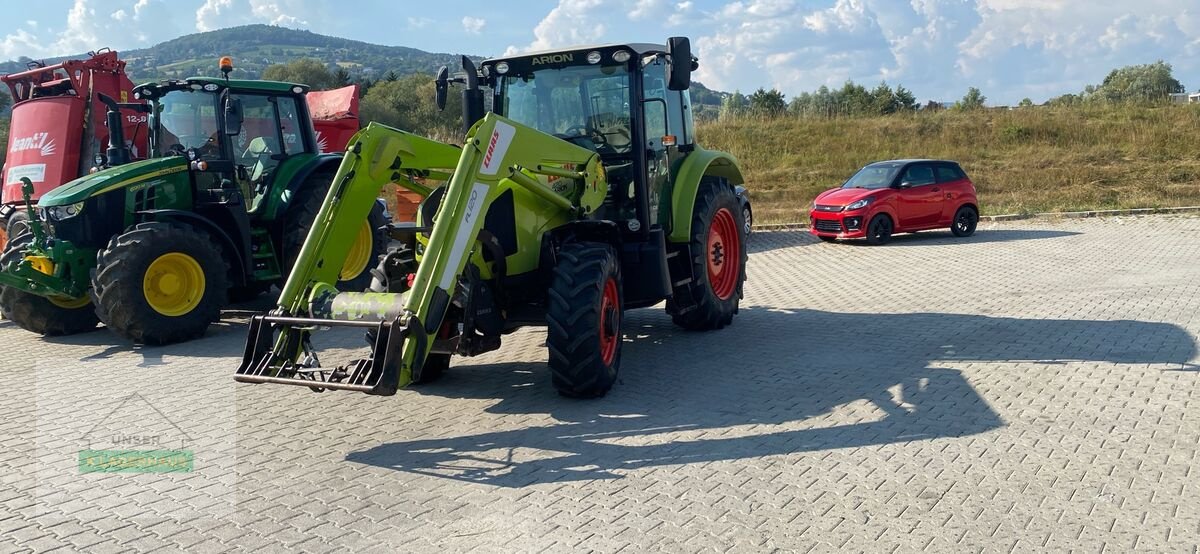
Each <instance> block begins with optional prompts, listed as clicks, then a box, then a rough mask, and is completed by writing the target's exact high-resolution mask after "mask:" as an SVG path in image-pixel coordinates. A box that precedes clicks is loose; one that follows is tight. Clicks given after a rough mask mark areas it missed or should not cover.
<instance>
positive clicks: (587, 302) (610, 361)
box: [546, 242, 624, 398]
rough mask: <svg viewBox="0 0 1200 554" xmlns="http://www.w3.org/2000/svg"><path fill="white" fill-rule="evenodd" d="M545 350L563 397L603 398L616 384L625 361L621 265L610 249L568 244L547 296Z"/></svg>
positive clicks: (591, 245) (597, 244) (600, 245)
mask: <svg viewBox="0 0 1200 554" xmlns="http://www.w3.org/2000/svg"><path fill="white" fill-rule="evenodd" d="M547 303H548V306H547V311H546V323H547V324H548V329H547V331H546V346H547V347H548V348H549V349H550V377H551V380H552V381H553V383H554V388H556V389H558V392H559V394H561V395H563V396H569V397H573V398H599V397H601V396H604V395H605V394H606V393H607V392H608V390H609V389H611V388H612V386H613V383H615V382H616V381H617V369H618V367H619V365H620V362H621V316H622V310H623V308H624V298H623V295H622V292H621V264H620V263H619V262H618V261H617V255H616V253H615V252H613V249H612V247H611V246H609V245H607V244H602V243H596V242H579V243H569V244H566V245H564V246H563V247H562V249H560V250H559V251H558V265H557V266H555V268H554V276H553V282H552V283H551V285H550V291H549V292H548V299H547Z"/></svg>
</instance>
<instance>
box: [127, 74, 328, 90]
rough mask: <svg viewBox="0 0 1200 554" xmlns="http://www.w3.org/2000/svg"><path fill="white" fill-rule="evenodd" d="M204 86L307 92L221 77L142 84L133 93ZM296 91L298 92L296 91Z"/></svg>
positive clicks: (288, 85) (292, 86) (294, 85)
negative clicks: (149, 89) (153, 89)
mask: <svg viewBox="0 0 1200 554" xmlns="http://www.w3.org/2000/svg"><path fill="white" fill-rule="evenodd" d="M205 85H216V87H217V88H216V89H215V90H220V89H222V88H230V89H234V90H248V91H255V92H276V93H278V92H283V93H297V94H303V93H305V92H308V85H301V84H297V83H284V82H281V81H255V80H241V79H229V80H225V79H224V78H222V77H189V78H187V79H170V80H166V81H159V82H157V83H143V84H140V85H138V86H136V87H134V89H133V90H134V92H135V93H136V92H139V91H141V90H142V89H145V88H170V89H176V88H186V87H189V86H198V87H204V86H205ZM297 89H298V90H297Z"/></svg>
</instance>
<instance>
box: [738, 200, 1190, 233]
mask: <svg viewBox="0 0 1200 554" xmlns="http://www.w3.org/2000/svg"><path fill="white" fill-rule="evenodd" d="M1180 213H1200V206H1181V207H1178V208H1130V209H1126V210H1087V211H1082V212H1039V213H1032V214H1002V215H981V216H979V221H1020V220H1023V219H1083V218H1087V217H1115V216H1123V215H1153V214H1180ZM807 228H808V224H807V223H769V224H763V225H755V226H754V230H755V231H792V230H797V229H807Z"/></svg>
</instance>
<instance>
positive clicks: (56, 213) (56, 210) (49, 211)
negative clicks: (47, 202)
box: [46, 202, 83, 221]
mask: <svg viewBox="0 0 1200 554" xmlns="http://www.w3.org/2000/svg"><path fill="white" fill-rule="evenodd" d="M82 211H83V202H76V203H74V204H67V205H66V206H50V207H48V208H46V217H48V218H50V220H51V221H61V220H63V219H67V218H69V217H75V216H77V215H79V213H80V212H82Z"/></svg>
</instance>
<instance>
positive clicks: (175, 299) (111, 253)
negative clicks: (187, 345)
mask: <svg viewBox="0 0 1200 554" xmlns="http://www.w3.org/2000/svg"><path fill="white" fill-rule="evenodd" d="M228 276H229V265H228V262H227V261H226V260H225V257H224V255H223V254H222V252H221V249H220V248H219V247H218V246H217V244H216V242H215V241H214V240H213V239H212V237H210V236H209V235H208V234H206V233H203V232H200V231H197V230H196V229H194V228H193V227H191V226H189V225H184V224H180V223H161V222H154V223H140V224H138V225H136V226H134V227H133V228H132V229H130V230H129V231H126V232H125V233H123V234H120V235H117V236H115V237H113V238H112V239H111V240H109V241H108V246H107V247H106V248H104V249H103V250H101V251H100V253H99V254H98V255H97V256H96V269H95V270H94V273H92V300H93V302H94V303H95V304H96V314H97V315H99V316H100V320H101V321H103V322H104V324H105V325H107V326H108V328H109V329H112V330H113V331H114V332H115V333H117V334H118V335H121V336H123V337H126V338H128V339H130V340H132V341H134V342H137V343H143V344H153V345H159V344H170V343H173V342H181V341H186V340H190V339H194V338H197V337H200V336H202V335H204V331H205V330H206V329H208V326H209V325H210V324H212V323H213V322H214V321H217V320H218V319H219V318H220V316H221V307H222V306H224V305H225V302H226V299H227V298H228V296H227V295H228V291H229V277H228Z"/></svg>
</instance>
